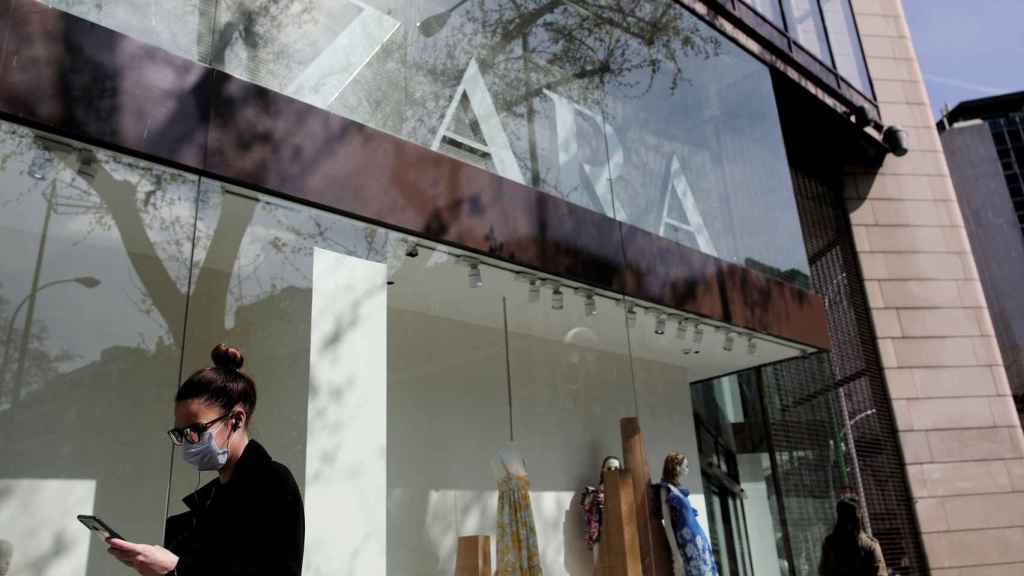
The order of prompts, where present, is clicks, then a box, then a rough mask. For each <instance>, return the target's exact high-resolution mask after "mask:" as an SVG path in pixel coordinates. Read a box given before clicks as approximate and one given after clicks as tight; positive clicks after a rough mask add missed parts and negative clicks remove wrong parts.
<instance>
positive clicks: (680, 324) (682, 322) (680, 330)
mask: <svg viewBox="0 0 1024 576" xmlns="http://www.w3.org/2000/svg"><path fill="white" fill-rule="evenodd" d="M689 328H690V325H689V324H688V323H687V322H686V318H679V320H678V321H677V322H676V338H678V339H680V340H685V339H686V331H687V330H688V329H689Z"/></svg>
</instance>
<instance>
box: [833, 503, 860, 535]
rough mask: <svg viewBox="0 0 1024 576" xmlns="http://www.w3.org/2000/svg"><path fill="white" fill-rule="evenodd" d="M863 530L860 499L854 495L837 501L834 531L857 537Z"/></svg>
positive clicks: (838, 533)
mask: <svg viewBox="0 0 1024 576" xmlns="http://www.w3.org/2000/svg"><path fill="white" fill-rule="evenodd" d="M862 530H863V526H862V521H861V517H860V500H858V499H856V498H852V497H846V498H841V499H840V500H839V502H837V503H836V527H835V530H833V531H832V533H833V534H836V535H837V536H841V537H846V538H854V539H855V538H856V537H858V536H860V533H861V531H862Z"/></svg>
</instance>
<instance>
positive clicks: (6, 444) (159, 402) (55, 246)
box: [0, 123, 198, 575]
mask: <svg viewBox="0 0 1024 576" xmlns="http://www.w3.org/2000/svg"><path fill="white" fill-rule="evenodd" d="M197 183H198V179H197V178H195V177H193V176H190V175H186V174H182V173H180V172H176V171H173V170H168V169H165V168H161V167H158V166H155V165H153V164H149V163H147V162H142V161H139V160H135V159H132V158H127V157H124V156H121V155H118V154H114V153H111V152H106V151H103V150H97V149H93V148H90V147H87V146H84V145H80V144H69V143H66V142H64V141H58V140H54V139H51V138H50V137H48V136H45V135H41V134H37V133H33V132H32V131H30V130H27V129H25V128H22V127H19V126H14V125H12V124H8V123H0V250H2V256H0V327H2V329H3V332H2V333H0V338H2V340H0V355H2V360H0V362H2V363H0V462H2V463H3V464H2V465H0V525H2V526H4V529H3V530H2V531H0V538H3V539H4V540H7V541H9V542H10V543H12V545H13V564H12V565H11V567H10V569H11V573H12V574H89V575H99V574H112V573H118V572H119V571H120V570H123V567H121V566H120V565H119V564H118V563H117V562H116V561H115V560H114V559H113V558H112V557H111V556H109V555H108V554H107V553H106V546H105V545H104V544H103V542H101V541H100V540H99V539H97V538H95V537H93V536H91V535H90V532H89V531H88V530H86V529H85V528H84V527H82V526H81V525H80V524H79V523H78V521H77V520H76V519H75V516H76V515H78V514H96V515H98V516H100V517H102V518H103V519H104V520H106V521H107V522H108V523H110V524H111V525H112V526H113V527H114V528H115V529H116V530H118V531H120V532H121V533H122V534H125V535H126V536H130V537H131V538H136V539H140V540H142V541H149V542H159V541H160V537H161V533H162V530H163V518H164V513H165V505H166V504H165V503H166V495H167V482H168V477H169V474H170V468H169V456H170V445H169V442H168V440H167V436H166V435H165V434H164V431H165V430H166V429H167V428H169V427H170V425H169V423H170V422H171V421H172V417H171V415H172V407H173V406H172V403H173V402H172V401H173V398H174V392H175V389H176V386H177V383H178V368H179V364H180V350H181V346H182V337H183V324H184V321H185V299H186V293H187V290H188V272H189V255H190V252H191V242H192V232H193V228H194V218H195V198H196V186H197Z"/></svg>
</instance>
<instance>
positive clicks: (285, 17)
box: [201, 0, 410, 132]
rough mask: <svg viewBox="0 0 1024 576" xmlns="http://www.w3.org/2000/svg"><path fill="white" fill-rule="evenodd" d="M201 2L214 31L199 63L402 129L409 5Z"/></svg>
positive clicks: (364, 0) (384, 1) (380, 1)
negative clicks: (207, 48) (206, 50)
mask: <svg viewBox="0 0 1024 576" xmlns="http://www.w3.org/2000/svg"><path fill="white" fill-rule="evenodd" d="M201 1H202V2H203V8H204V10H203V12H202V16H203V18H204V20H205V21H206V22H204V25H203V27H204V29H207V30H210V31H211V33H210V36H209V38H208V40H209V50H208V52H207V53H206V54H205V58H203V60H202V61H203V62H204V63H208V64H210V65H212V66H214V67H216V68H219V69H222V70H224V71H226V72H228V73H230V74H232V75H234V76H237V77H239V78H242V79H245V80H248V81H250V82H254V83H256V84H260V85H262V86H266V87H267V88H270V89H272V90H275V91H277V92H280V93H282V94H287V95H288V96H291V97H292V98H295V99H297V100H301V101H303V102H306V103H308V104H311V105H313V106H316V107H318V108H325V109H328V110H331V111H333V112H336V113H338V114H341V115H343V116H346V117H348V118H352V119H354V120H358V121H360V122H363V123H365V124H368V125H370V126H373V127H375V128H378V129H381V130H386V131H390V132H398V131H399V129H400V127H401V125H402V115H403V108H404V107H405V80H404V67H405V48H406V40H407V35H408V31H409V28H410V27H409V22H408V21H407V17H408V15H409V9H408V8H407V6H408V5H409V4H410V1H409V0H269V1H268V0H240V1H235V2H227V1H222V0H201ZM211 7H212V10H211ZM207 22H208V23H207Z"/></svg>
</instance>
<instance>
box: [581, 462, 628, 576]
mask: <svg viewBox="0 0 1024 576" xmlns="http://www.w3.org/2000/svg"><path fill="white" fill-rule="evenodd" d="M621 469H622V461H621V460H619V458H618V457H616V456H606V457H605V459H604V461H603V462H601V473H600V475H599V482H598V485H597V486H587V487H586V488H584V489H583V490H582V491H581V492H580V507H581V508H583V526H584V539H585V540H586V543H587V548H588V549H590V550H591V551H592V552H593V555H594V565H595V566H597V563H598V558H599V553H598V548H599V547H600V542H601V526H602V524H603V523H604V501H605V500H604V498H605V496H604V473H605V472H610V471H613V470H621Z"/></svg>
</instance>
